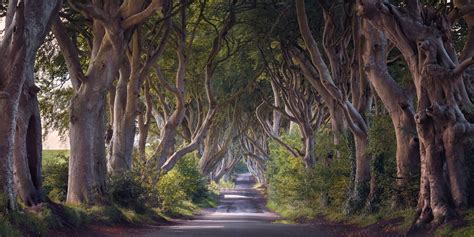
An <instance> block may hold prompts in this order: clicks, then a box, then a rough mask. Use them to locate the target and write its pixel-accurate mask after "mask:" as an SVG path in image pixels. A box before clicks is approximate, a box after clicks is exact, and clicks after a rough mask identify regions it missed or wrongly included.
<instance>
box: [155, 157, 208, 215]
mask: <svg viewBox="0 0 474 237" xmlns="http://www.w3.org/2000/svg"><path fill="white" fill-rule="evenodd" d="M157 190H158V194H159V202H160V206H161V209H162V210H163V211H165V212H170V211H172V209H174V208H176V207H179V206H182V205H185V203H186V202H193V203H201V202H204V201H205V200H206V199H207V198H209V190H208V185H207V180H206V178H205V177H204V176H203V175H201V174H200V172H199V169H198V158H197V157H195V156H194V155H192V154H190V155H187V156H185V157H183V158H182V159H181V160H180V161H178V163H177V164H176V166H175V167H174V168H173V169H172V170H171V171H170V172H168V173H167V174H166V175H164V176H163V177H161V178H160V181H159V182H158V185H157Z"/></svg>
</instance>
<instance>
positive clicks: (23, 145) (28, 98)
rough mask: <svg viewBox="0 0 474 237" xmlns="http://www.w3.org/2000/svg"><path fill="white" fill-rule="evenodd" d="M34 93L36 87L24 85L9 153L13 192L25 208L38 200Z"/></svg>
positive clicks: (38, 142) (38, 138) (38, 155)
mask: <svg viewBox="0 0 474 237" xmlns="http://www.w3.org/2000/svg"><path fill="white" fill-rule="evenodd" d="M29 83H31V81H29ZM29 83H28V84H29ZM37 92H38V88H37V87H36V86H35V85H27V84H25V85H24V88H23V93H22V94H21V98H20V104H19V106H18V116H17V122H16V123H17V124H16V134H15V148H14V151H13V175H14V183H15V190H16V192H17V193H18V195H19V197H20V199H21V200H22V201H23V203H24V204H26V205H28V206H32V205H36V204H38V203H40V202H41V201H42V197H41V179H42V177H41V161H42V154H41V153H42V134H41V118H40V113H39V108H38V99H37V97H36V93H37Z"/></svg>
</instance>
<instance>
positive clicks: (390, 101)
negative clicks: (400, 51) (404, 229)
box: [362, 21, 420, 207]
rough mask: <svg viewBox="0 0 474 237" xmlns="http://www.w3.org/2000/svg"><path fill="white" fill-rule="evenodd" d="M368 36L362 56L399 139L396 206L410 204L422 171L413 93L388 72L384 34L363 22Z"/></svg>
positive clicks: (364, 30)
mask: <svg viewBox="0 0 474 237" xmlns="http://www.w3.org/2000/svg"><path fill="white" fill-rule="evenodd" d="M362 31H363V37H364V38H365V45H364V50H363V53H362V58H363V61H364V69H365V73H366V75H367V78H368V79H369V81H370V82H371V84H372V86H373V88H374V89H375V91H376V92H377V94H378V95H379V97H380V99H381V100H382V102H383V104H384V106H385V108H387V111H388V113H389V115H390V118H391V119H392V123H393V126H394V129H395V136H396V142H397V150H396V163H397V190H398V192H397V194H396V196H395V203H394V205H396V206H399V207H400V206H407V205H411V204H412V203H413V202H414V201H415V200H414V198H413V196H412V195H410V194H409V193H407V190H409V189H410V188H411V187H413V186H414V185H415V184H416V183H417V182H416V180H415V177H417V176H418V174H419V167H420V166H419V162H420V156H419V146H418V137H417V133H416V125H415V119H414V117H415V113H414V109H413V104H412V101H413V97H414V92H412V91H411V90H409V89H408V90H404V89H403V88H401V87H400V86H399V85H398V84H397V83H396V82H395V81H394V80H393V78H392V77H391V75H390V74H389V73H388V68H387V42H386V39H385V36H384V35H383V33H380V32H379V31H377V30H376V29H374V28H373V26H372V25H370V23H368V22H366V21H363V22H362Z"/></svg>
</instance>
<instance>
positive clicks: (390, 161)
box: [367, 115, 416, 208]
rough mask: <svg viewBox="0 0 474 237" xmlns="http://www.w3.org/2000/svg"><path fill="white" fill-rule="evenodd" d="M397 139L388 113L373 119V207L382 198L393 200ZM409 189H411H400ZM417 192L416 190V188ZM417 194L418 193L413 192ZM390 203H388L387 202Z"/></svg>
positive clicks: (371, 146) (371, 148)
mask: <svg viewBox="0 0 474 237" xmlns="http://www.w3.org/2000/svg"><path fill="white" fill-rule="evenodd" d="M396 149H397V147H396V140H395V130H394V128H393V125H392V121H391V119H390V117H389V116H388V115H379V116H376V117H374V118H373V119H372V126H371V127H370V130H369V145H368V148H367V153H368V155H369V156H370V157H371V158H372V159H371V170H372V172H371V174H372V175H374V176H375V180H376V182H377V188H378V190H377V193H376V196H377V197H376V200H373V201H372V203H371V204H372V207H374V208H378V206H379V205H380V204H381V203H380V202H381V201H382V200H387V201H388V200H391V198H392V197H393V196H394V194H395V192H397V191H396V190H394V189H393V187H394V186H395V181H396V179H395V177H396V176H397V175H396V167H397V166H396V157H395V156H396ZM399 191H405V192H407V191H409V190H399ZM415 192H416V190H415ZM411 194H412V195H410V196H412V197H413V196H415V197H416V193H411ZM386 204H388V203H386Z"/></svg>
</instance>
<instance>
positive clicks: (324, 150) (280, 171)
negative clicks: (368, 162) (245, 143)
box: [267, 129, 350, 218]
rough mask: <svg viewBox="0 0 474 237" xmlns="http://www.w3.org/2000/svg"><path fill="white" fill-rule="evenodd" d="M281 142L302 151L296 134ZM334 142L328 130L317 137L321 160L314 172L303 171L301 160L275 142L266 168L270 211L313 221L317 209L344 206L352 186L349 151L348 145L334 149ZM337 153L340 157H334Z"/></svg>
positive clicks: (304, 169) (341, 145)
mask: <svg viewBox="0 0 474 237" xmlns="http://www.w3.org/2000/svg"><path fill="white" fill-rule="evenodd" d="M282 138H283V139H284V140H285V141H286V142H287V143H289V144H291V145H292V146H296V147H301V140H300V138H299V134H298V133H296V132H295V133H291V134H284V135H283V136H282ZM331 139H332V136H331V135H330V132H329V130H328V129H322V131H321V132H319V133H318V135H317V140H318V142H319V143H318V145H317V147H316V150H317V157H318V159H319V160H318V164H317V165H316V167H315V168H314V169H312V170H307V169H306V168H305V167H304V164H303V161H302V160H301V158H298V157H293V156H291V155H290V154H289V153H288V151H286V150H285V149H284V148H283V147H281V146H279V145H278V144H276V143H275V142H271V143H270V151H271V154H270V157H271V160H270V162H269V165H268V168H267V169H268V170H267V175H268V176H267V177H268V183H269V186H268V197H269V201H270V204H269V206H270V208H277V211H278V212H280V213H282V214H283V216H286V217H289V218H301V217H305V218H311V216H313V215H315V213H316V210H317V208H318V207H326V206H328V205H329V206H331V207H333V208H336V209H337V208H339V207H341V206H342V204H343V203H344V200H345V195H346V193H347V188H348V186H349V175H350V162H349V159H348V154H349V152H348V151H349V149H348V147H347V144H346V143H345V142H343V143H342V144H340V145H338V146H335V145H332V142H331ZM330 144H331V145H330ZM336 149H337V150H338V151H339V152H338V154H339V155H338V156H334V155H332V154H334V151H335V150H336ZM292 210H295V211H294V212H293V211H292ZM311 210H312V211H311Z"/></svg>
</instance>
